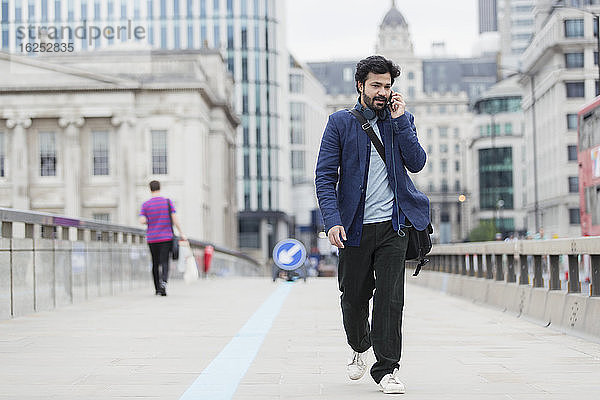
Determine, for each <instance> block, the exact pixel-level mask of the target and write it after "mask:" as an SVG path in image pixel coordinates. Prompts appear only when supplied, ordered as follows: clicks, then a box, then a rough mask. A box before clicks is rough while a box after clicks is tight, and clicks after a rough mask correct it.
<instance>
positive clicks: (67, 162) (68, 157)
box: [58, 117, 85, 218]
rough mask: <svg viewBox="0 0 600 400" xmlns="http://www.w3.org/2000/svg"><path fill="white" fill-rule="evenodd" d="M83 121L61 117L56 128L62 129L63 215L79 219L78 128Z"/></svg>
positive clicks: (79, 157)
mask: <svg viewBox="0 0 600 400" xmlns="http://www.w3.org/2000/svg"><path fill="white" fill-rule="evenodd" d="M84 123H85V119H84V118H82V117H61V118H59V119H58V126H60V127H61V128H63V129H64V138H65V141H64V163H63V171H64V172H63V176H64V183H65V192H64V193H65V198H64V204H65V215H67V216H69V217H74V218H77V217H81V141H80V137H79V136H80V132H79V128H81V127H82V126H83V124H84Z"/></svg>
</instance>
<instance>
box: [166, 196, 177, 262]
mask: <svg viewBox="0 0 600 400" xmlns="http://www.w3.org/2000/svg"><path fill="white" fill-rule="evenodd" d="M167 207H168V208H169V221H171V233H172V234H173V238H172V239H171V256H172V257H173V260H177V259H178V258H179V238H178V237H177V236H175V232H174V231H173V217H172V216H171V202H170V201H169V199H167Z"/></svg>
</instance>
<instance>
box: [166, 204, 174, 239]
mask: <svg viewBox="0 0 600 400" xmlns="http://www.w3.org/2000/svg"><path fill="white" fill-rule="evenodd" d="M167 207H168V208H169V221H171V233H172V234H173V237H175V231H174V230H173V217H172V216H171V201H170V200H169V199H167Z"/></svg>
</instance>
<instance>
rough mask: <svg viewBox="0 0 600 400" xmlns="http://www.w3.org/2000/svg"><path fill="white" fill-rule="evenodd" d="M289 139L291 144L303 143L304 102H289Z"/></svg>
mask: <svg viewBox="0 0 600 400" xmlns="http://www.w3.org/2000/svg"><path fill="white" fill-rule="evenodd" d="M290 130H291V132H290V140H291V143H292V144H304V103H296V102H291V103H290Z"/></svg>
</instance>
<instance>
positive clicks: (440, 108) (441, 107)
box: [438, 104, 446, 114]
mask: <svg viewBox="0 0 600 400" xmlns="http://www.w3.org/2000/svg"><path fill="white" fill-rule="evenodd" d="M438 111H439V113H440V114H446V105H445V104H440V105H439V106H438Z"/></svg>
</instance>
